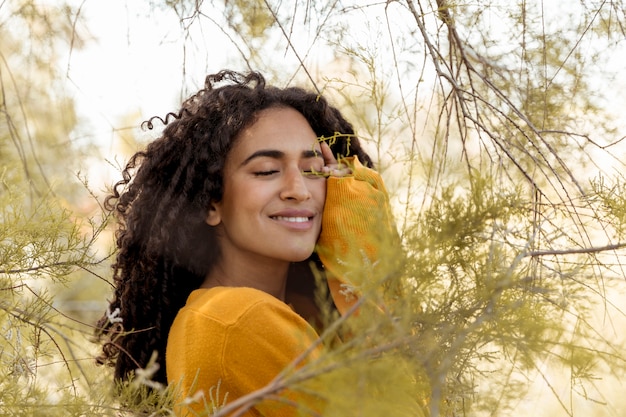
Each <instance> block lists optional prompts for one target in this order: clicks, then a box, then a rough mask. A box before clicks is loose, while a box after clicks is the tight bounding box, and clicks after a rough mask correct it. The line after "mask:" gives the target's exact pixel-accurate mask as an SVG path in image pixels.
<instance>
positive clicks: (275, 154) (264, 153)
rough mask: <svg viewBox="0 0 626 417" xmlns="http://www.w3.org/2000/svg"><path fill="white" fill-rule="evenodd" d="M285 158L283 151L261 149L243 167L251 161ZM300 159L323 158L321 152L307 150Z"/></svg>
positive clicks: (243, 163)
mask: <svg viewBox="0 0 626 417" xmlns="http://www.w3.org/2000/svg"><path fill="white" fill-rule="evenodd" d="M284 157H285V153H284V152H283V151H279V150H275V149H261V150H258V151H256V152H254V153H253V154H252V155H250V156H249V157H247V158H246V159H245V160H244V161H243V162H242V163H241V166H244V165H246V164H248V163H249V162H250V161H252V160H253V159H256V158H273V159H281V158H284ZM300 157H301V158H302V159H309V158H321V157H322V153H321V152H319V151H316V150H314V149H307V150H304V151H302V153H301V154H300Z"/></svg>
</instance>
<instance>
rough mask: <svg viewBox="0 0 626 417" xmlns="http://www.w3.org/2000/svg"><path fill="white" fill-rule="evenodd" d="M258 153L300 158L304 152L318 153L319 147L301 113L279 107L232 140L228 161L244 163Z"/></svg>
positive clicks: (259, 117) (263, 112)
mask: <svg viewBox="0 0 626 417" xmlns="http://www.w3.org/2000/svg"><path fill="white" fill-rule="evenodd" d="M261 149H268V150H269V149H271V150H278V151H281V152H283V153H285V154H286V155H289V154H292V153H293V154H297V155H299V154H301V153H302V152H303V151H307V150H317V151H320V145H319V143H318V140H317V135H316V134H315V132H314V131H313V129H312V128H311V125H310V124H309V122H308V121H307V120H306V118H305V117H304V116H303V115H302V114H301V113H300V112H298V111H297V110H295V109H293V108H291V107H278V108H269V109H264V110H261V111H260V112H259V113H258V114H257V116H256V120H255V121H254V123H252V124H251V125H250V126H248V127H246V128H245V129H243V130H242V131H241V132H240V133H239V135H237V137H236V138H235V143H234V146H233V148H232V150H231V152H230V155H229V158H228V159H229V160H233V161H232V162H236V160H243V159H245V158H247V156H248V155H250V154H252V153H254V152H256V151H258V150H261ZM227 162H228V161H227Z"/></svg>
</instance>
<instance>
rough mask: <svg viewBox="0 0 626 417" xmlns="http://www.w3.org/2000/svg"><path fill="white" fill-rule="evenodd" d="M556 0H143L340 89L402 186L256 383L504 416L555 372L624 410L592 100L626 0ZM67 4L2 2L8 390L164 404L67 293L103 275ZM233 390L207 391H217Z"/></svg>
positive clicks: (550, 386) (98, 289)
mask: <svg viewBox="0 0 626 417" xmlns="http://www.w3.org/2000/svg"><path fill="white" fill-rule="evenodd" d="M556 3H558V2H555V4H552V3H550V5H548V4H547V3H546V4H541V7H540V5H539V3H533V2H521V3H516V4H512V3H511V2H508V1H490V2H486V3H485V4H483V3H481V4H480V5H476V4H472V3H463V2H458V1H454V2H452V1H445V0H439V1H436V2H435V1H396V2H382V3H380V4H367V5H365V4H362V3H359V2H350V1H345V2H343V1H342V2H311V1H300V0H298V1H296V2H293V4H292V3H288V2H281V1H260V0H259V1H254V2H243V1H238V0H229V1H223V2H217V1H216V2H202V1H199V2H198V1H186V0H185V1H170V0H167V1H158V2H151V7H156V6H159V7H161V8H162V10H163V11H164V12H165V13H167V12H168V11H170V10H171V11H172V13H173V14H174V15H175V16H176V17H177V18H178V19H179V20H180V23H181V24H180V29H181V35H182V36H181V37H182V38H185V39H186V42H187V43H188V44H189V45H191V44H193V46H194V47H196V46H197V45H200V44H204V40H203V42H197V40H198V38H197V35H195V34H196V33H198V32H194V30H196V29H200V30H199V32H200V33H202V30H204V29H208V28H210V27H213V26H218V27H219V31H220V32H221V33H223V34H225V36H226V39H227V40H228V42H230V44H231V45H232V46H233V48H232V49H233V50H234V51H235V55H234V56H233V60H232V63H233V64H232V66H233V67H235V66H236V65H237V64H240V65H241V66H243V67H246V66H247V67H250V68H254V69H259V70H261V71H262V72H264V73H266V74H269V76H268V78H269V79H270V80H271V79H272V78H276V79H280V80H281V83H282V82H285V81H286V82H288V83H299V84H302V85H304V86H308V87H309V88H317V89H318V90H319V91H322V92H323V93H324V94H325V95H327V96H329V97H332V98H333V99H334V100H335V102H336V104H338V105H339V107H340V108H341V109H342V110H343V111H344V112H345V114H346V115H347V117H348V118H349V119H350V120H351V121H353V122H354V123H355V127H356V129H357V131H358V133H359V135H360V136H361V137H363V138H364V141H365V142H366V146H368V149H371V154H372V155H374V156H375V159H376V160H377V166H378V167H379V168H380V170H381V172H383V175H384V176H385V180H386V183H387V184H388V185H389V188H390V191H391V193H392V197H393V201H394V203H395V205H396V211H397V214H398V220H399V221H398V223H399V229H400V233H401V235H402V238H403V248H397V247H391V246H385V248H386V250H388V253H386V254H384V255H385V256H386V257H391V258H393V259H394V262H391V263H389V264H386V265H391V266H392V267H393V268H391V269H385V268H373V267H372V265H364V269H363V270H362V271H359V270H355V272H354V273H355V274H356V275H362V276H368V277H369V279H370V285H369V286H367V287H365V288H364V290H365V293H364V297H363V298H362V301H361V305H360V306H359V313H358V314H353V315H350V316H349V317H346V318H338V317H337V316H336V315H333V314H332V313H331V309H330V308H329V306H327V305H326V306H323V307H324V311H326V322H327V325H328V326H327V327H328V330H327V332H326V333H325V334H324V335H323V341H324V343H325V344H326V345H327V346H328V350H327V351H326V353H325V354H324V355H322V357H320V358H319V360H317V361H314V362H313V363H311V364H309V365H307V366H306V367H303V368H301V369H298V370H296V371H294V372H291V373H288V374H286V375H283V376H280V377H279V378H277V380H275V381H273V383H272V384H271V385H270V386H269V387H266V389H265V390H261V391H260V392H259V393H257V397H255V398H254V400H255V401H256V400H260V399H263V398H266V397H272V395H273V393H275V392H277V391H279V390H280V389H282V388H285V387H290V388H294V389H298V390H302V391H304V392H309V393H315V395H318V396H320V397H321V398H323V399H324V400H325V401H327V402H328V404H330V405H331V406H330V407H329V410H330V411H329V414H325V415H337V416H343V415H354V414H355V413H358V415H360V416H364V417H366V416H379V415H385V414H388V415H393V416H402V415H419V413H421V412H422V411H425V414H427V413H430V415H431V416H433V417H436V416H439V415H442V416H460V415H464V416H483V415H490V416H501V415H502V416H505V415H512V414H513V413H515V415H536V414H537V408H534V409H528V408H524V406H525V405H526V404H527V403H536V402H537V401H538V400H536V398H537V396H538V393H539V394H545V393H548V394H549V395H546V396H547V397H549V398H550V400H546V399H545V398H543V399H542V400H541V401H542V406H541V407H539V408H542V409H543V408H544V407H543V404H544V403H546V404H547V405H546V407H545V410H546V411H545V412H544V414H542V415H568V416H570V415H578V414H581V413H582V414H585V413H586V414H589V415H598V416H600V415H607V416H618V415H621V414H620V410H621V408H620V407H623V406H624V404H625V403H624V400H623V399H622V397H623V395H622V394H621V392H619V391H617V390H616V389H615V388H614V386H620V384H622V386H623V383H624V381H625V380H626V342H625V340H624V338H623V335H622V334H621V333H622V332H621V329H622V328H623V326H624V325H626V315H625V312H624V311H623V307H621V306H622V305H623V300H624V297H626V288H625V285H624V282H625V281H624V277H625V274H624V265H623V259H624V250H625V246H624V244H625V242H624V237H625V236H626V234H625V233H626V199H625V196H626V185H625V184H626V181H625V180H624V177H623V176H622V175H615V174H614V172H618V173H619V172H621V171H623V168H624V163H623V156H624V150H623V148H620V146H622V145H623V143H624V141H623V137H624V134H623V132H622V133H619V132H620V129H622V130H623V129H624V126H623V125H620V120H619V118H616V117H615V116H616V114H615V113H614V112H613V109H612V108H610V106H608V105H607V104H606V103H607V100H609V98H610V96H611V93H612V91H611V90H615V89H617V90H619V86H620V84H619V81H620V79H619V77H618V75H619V73H617V74H612V73H611V68H612V65H610V64H611V62H612V60H613V59H614V57H615V56H619V54H620V49H619V48H620V47H621V48H622V49H621V51H623V33H624V29H623V27H624V15H623V8H624V5H623V4H622V2H619V1H618V2H608V3H606V2H604V3H598V2H592V1H581V2H577V3H576V5H574V4H573V3H572V4H571V5H569V4H568V7H567V8H564V7H562V6H559V5H558V4H556ZM88 6H89V3H88V2H87V3H85V4H84V5H83V7H88ZM80 11H81V10H80V9H76V8H73V7H71V6H70V5H68V4H65V3H64V2H58V4H54V5H53V4H52V3H50V4H46V5H45V6H44V5H41V4H39V3H36V2H33V1H27V0H12V1H9V2H2V3H0V13H2V14H1V15H0V51H2V60H1V61H0V83H1V85H0V87H1V89H0V94H1V96H0V98H1V100H0V117H1V122H0V162H1V163H0V166H1V167H0V221H1V223H0V334H1V335H2V336H1V338H0V414H2V415H9V416H13V415H15V416H18V415H19V416H31V415H32V416H37V415H50V416H56V415H59V416H68V415H70V416H71V415H75V416H84V415H87V416H89V415H104V416H107V415H110V416H126V415H127V416H131V415H163V416H167V415H173V410H175V405H176V404H175V403H176V400H175V398H177V396H176V387H175V386H171V387H161V386H155V385H154V383H153V382H152V381H151V379H150V376H151V374H152V373H153V372H154V367H152V366H149V367H147V369H144V370H138V371H137V373H136V377H135V379H133V380H132V381H131V382H130V383H129V384H127V385H124V386H120V387H116V388H115V389H114V388H113V387H112V377H111V374H110V372H109V371H108V370H104V369H103V368H97V367H96V366H95V364H94V357H95V356H96V355H97V347H96V346H93V345H92V344H91V342H90V340H91V337H92V334H93V328H92V324H93V322H94V317H91V316H89V315H87V314H79V313H77V312H76V311H72V310H71V309H70V308H69V307H68V305H69V304H70V302H71V301H76V300H86V299H93V297H94V296H97V297H99V298H102V297H103V296H102V294H103V293H104V291H106V292H107V293H108V291H109V288H110V284H109V283H108V282H107V280H108V276H109V275H108V274H109V272H108V265H107V262H106V261H107V260H108V256H109V249H108V248H109V246H110V242H109V241H105V242H104V243H103V241H102V237H103V235H106V229H105V226H106V222H107V219H106V215H104V214H103V212H102V209H101V208H100V206H99V205H98V203H97V199H96V198H94V197H95V195H94V193H93V192H92V191H90V190H89V187H88V184H87V180H86V179H81V180H78V181H77V180H75V179H74V178H75V177H76V175H75V173H76V172H77V171H78V170H79V165H78V163H79V162H80V160H81V157H82V156H84V155H85V153H86V152H87V149H88V147H87V146H82V144H81V143H79V142H77V141H76V140H72V139H73V138H75V132H76V131H77V129H79V128H80V126H81V125H80V122H81V121H80V120H79V119H78V117H77V115H76V111H75V109H74V106H75V103H74V102H73V100H72V97H70V96H69V95H68V94H67V91H66V89H65V85H66V82H67V79H66V74H65V73H64V72H63V71H59V69H58V67H57V64H58V62H59V57H61V56H63V57H65V56H66V51H70V50H71V49H72V48H77V47H79V46H81V45H82V44H83V37H82V36H80V35H79V34H78V33H77V32H76V28H78V27H80V24H79V20H80V17H81V13H80ZM572 22H574V23H572ZM207 33H208V31H207ZM192 34H194V36H192ZM212 42H213V39H212ZM219 42H220V41H219V40H217V41H214V42H213V43H219ZM188 44H185V45H186V46H189V45H188ZM213 46H214V45H213V44H211V45H208V46H207V48H208V49H210V52H211V53H214V52H215V51H214V49H213ZM277 51H279V52H278V55H277ZM207 55H209V54H208V53H207ZM277 56H279V57H280V58H277ZM277 59H278V60H280V63H281V65H277V64H276V61H277ZM66 64H67V63H65V62H64V63H63V65H66ZM185 64H187V63H186V62H183V65H185ZM620 69H621V67H620ZM194 81H197V80H194ZM183 88H185V87H184V86H183ZM618 116H620V115H618ZM589 132H592V133H589ZM620 138H621V139H620ZM589 178H594V179H593V180H591V181H589ZM98 181H99V179H93V178H91V179H90V182H91V183H92V184H93V183H98V184H99V182H98ZM589 183H590V184H591V185H590V186H588V184H589ZM98 187H100V184H99V185H98ZM86 207H87V208H86ZM357 243H358V242H357ZM401 254H402V255H401ZM399 265H401V267H400V266H399ZM103 290H104V291H103ZM94 294H97V295H94ZM320 299H324V297H323V294H320ZM341 337H343V338H344V343H336V341H337V338H341ZM226 395H227V393H224V392H221V391H219V386H216V387H215V390H214V391H212V392H211V393H209V395H208V399H207V415H215V416H222V415H228V414H229V412H228V410H229V409H228V408H227V405H226V404H225V403H224V399H225V398H226ZM529 398H530V399H531V400H528V399H529ZM192 400H194V399H183V401H192ZM231 411H232V410H231ZM303 414H304V415H308V414H307V412H306V410H304V411H303Z"/></svg>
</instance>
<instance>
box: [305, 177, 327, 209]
mask: <svg viewBox="0 0 626 417" xmlns="http://www.w3.org/2000/svg"><path fill="white" fill-rule="evenodd" d="M313 181H315V182H314V183H313V184H312V185H311V186H310V187H309V191H310V192H311V195H312V196H313V198H314V199H315V200H316V201H318V202H320V203H321V204H322V205H324V203H325V202H326V180H325V179H323V180H320V179H316V180H313Z"/></svg>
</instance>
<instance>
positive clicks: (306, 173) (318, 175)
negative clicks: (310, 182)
mask: <svg viewBox="0 0 626 417" xmlns="http://www.w3.org/2000/svg"><path fill="white" fill-rule="evenodd" d="M278 172H279V171H277V170H269V171H257V172H255V173H254V175H255V176H256V177H269V176H270V175H274V174H276V173H278ZM302 175H304V176H306V177H309V178H311V177H315V178H321V177H323V174H322V173H321V171H318V170H316V169H310V170H306V171H302Z"/></svg>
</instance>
